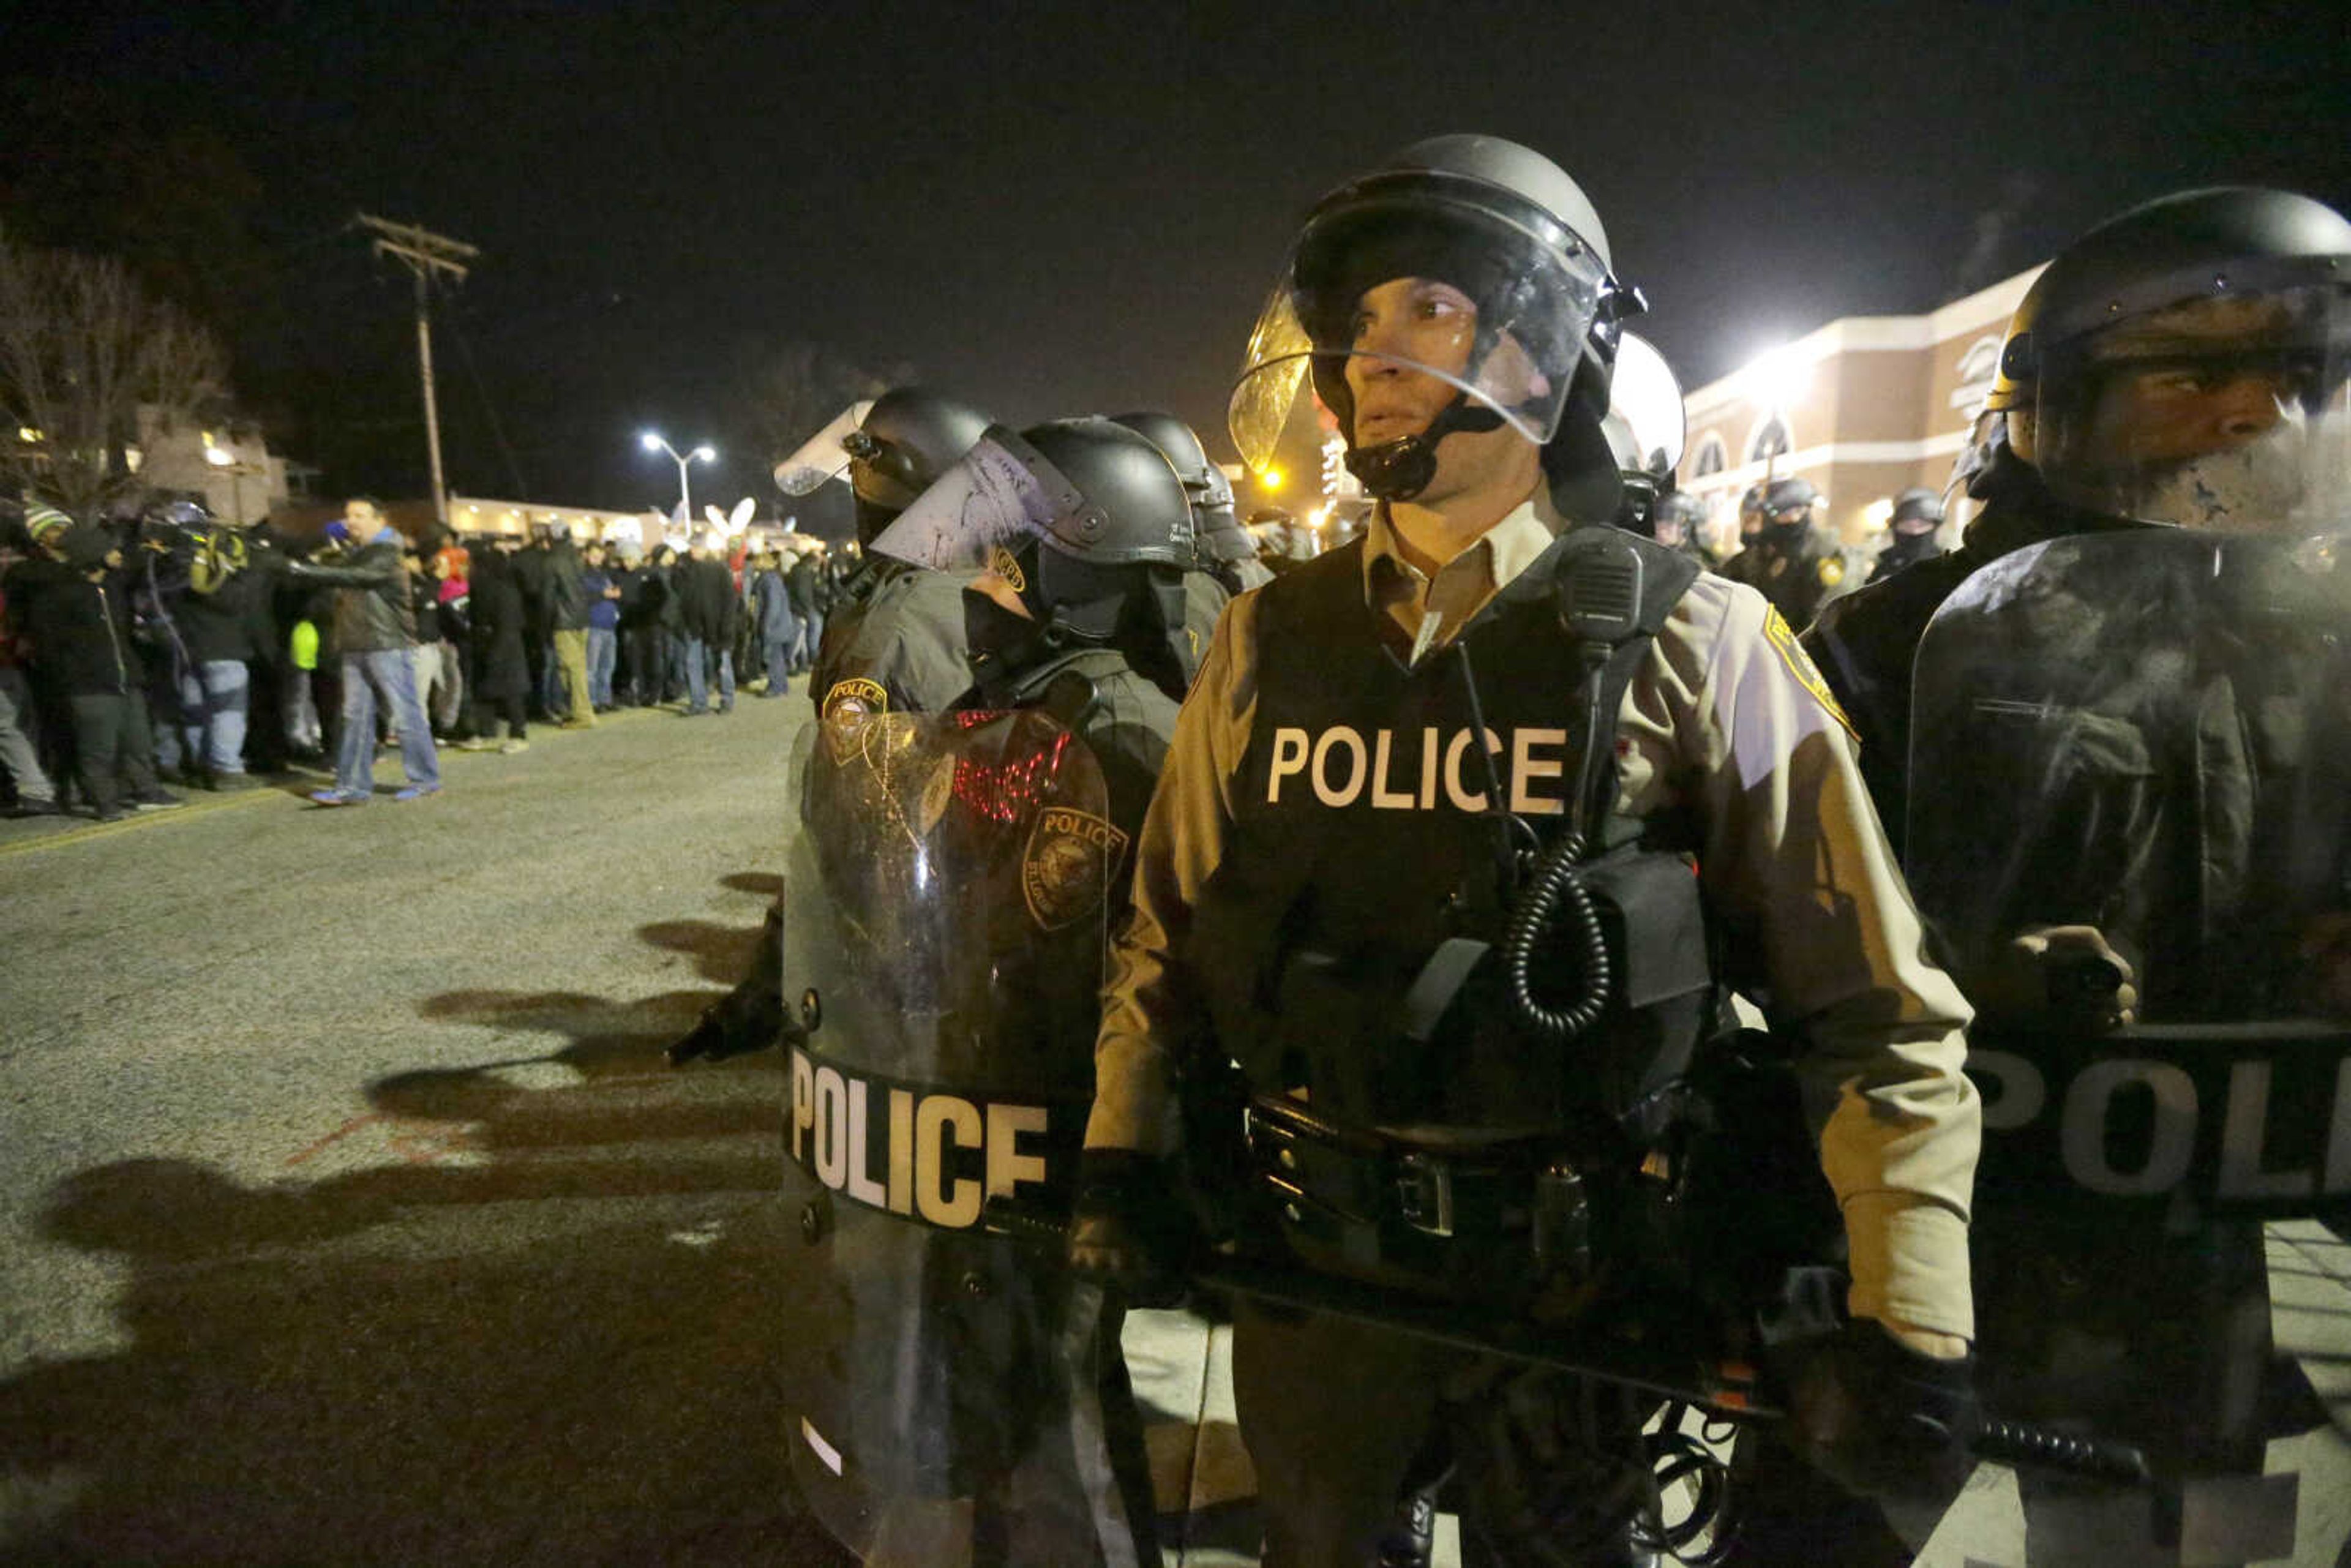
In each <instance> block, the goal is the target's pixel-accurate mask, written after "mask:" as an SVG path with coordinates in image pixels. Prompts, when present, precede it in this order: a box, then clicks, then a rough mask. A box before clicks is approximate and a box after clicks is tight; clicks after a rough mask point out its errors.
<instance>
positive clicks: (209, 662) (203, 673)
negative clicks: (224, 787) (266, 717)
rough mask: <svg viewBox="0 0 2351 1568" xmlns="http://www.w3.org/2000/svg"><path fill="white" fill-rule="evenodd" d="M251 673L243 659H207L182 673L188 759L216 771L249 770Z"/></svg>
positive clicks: (182, 721) (183, 710)
mask: <svg viewBox="0 0 2351 1568" xmlns="http://www.w3.org/2000/svg"><path fill="white" fill-rule="evenodd" d="M251 681H252V674H251V672H249V671H247V670H246V667H245V661H244V660H243V659H206V660H205V661H204V663H203V664H190V665H189V666H188V667H187V668H186V669H185V670H183V671H182V672H181V674H180V722H181V724H182V725H183V728H182V730H181V732H180V737H181V739H182V741H183V743H184V744H185V745H186V747H187V757H188V760H189V762H190V763H191V764H192V765H197V766H201V767H203V768H207V769H209V770H210V771H212V772H214V773H242V772H244V771H245V709H246V689H247V687H248V686H249V685H250V684H251Z"/></svg>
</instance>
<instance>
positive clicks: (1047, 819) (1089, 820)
mask: <svg viewBox="0 0 2351 1568" xmlns="http://www.w3.org/2000/svg"><path fill="white" fill-rule="evenodd" d="M1125 853H1126V835H1125V834H1124V833H1123V832H1121V831H1119V830H1118V829H1117V828H1116V827H1114V826H1113V825H1112V823H1110V822H1109V821H1106V820H1105V819H1103V818H1101V817H1097V816H1095V815H1094V814H1093V813H1092V812H1091V811H1081V810H1078V809H1077V808H1076V807H1074V806H1048V807H1047V808H1045V810H1044V812H1043V813H1042V814H1041V815H1040V816H1039V817H1038V819H1037V825H1036V827H1034V828H1033V829H1031V830H1030V831H1029V847H1028V850H1027V851H1026V852H1024V853H1023V855H1022V857H1021V862H1020V894H1021V896H1022V897H1023V898H1024V899H1026V900H1027V901H1028V904H1029V916H1030V918H1032V919H1034V920H1035V921H1036V922H1037V924H1038V925H1040V926H1041V927H1043V928H1044V929H1045V930H1047V931H1058V930H1060V929H1061V927H1062V926H1064V925H1070V924H1071V923H1072V922H1074V921H1076V920H1079V919H1081V918H1082V917H1083V916H1085V915H1089V914H1091V913H1092V912H1093V911H1094V910H1095V909H1097V908H1099V907H1101V905H1102V896H1103V894H1105V893H1106V892H1107V891H1108V889H1109V886H1110V877H1111V873H1112V872H1113V870H1114V869H1116V867H1117V865H1118V863H1119V860H1120V857H1122V856H1123V855H1124V854H1125Z"/></svg>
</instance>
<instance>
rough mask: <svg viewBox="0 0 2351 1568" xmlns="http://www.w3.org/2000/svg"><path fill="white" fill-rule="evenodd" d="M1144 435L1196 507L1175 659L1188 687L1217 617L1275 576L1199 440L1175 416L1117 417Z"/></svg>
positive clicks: (1221, 474)
mask: <svg viewBox="0 0 2351 1568" xmlns="http://www.w3.org/2000/svg"><path fill="white" fill-rule="evenodd" d="M1113 417H1114V418H1115V419H1116V420H1117V422H1118V423H1121V424H1123V425H1124V426H1126V427H1127V428H1128V429H1129V430H1133V431H1135V432H1137V433H1139V434H1142V435H1143V436H1144V438H1145V439H1146V440H1148V441H1149V442H1150V443H1151V444H1153V445H1154V446H1156V447H1157V448H1159V451H1160V455H1162V456H1164V457H1165V458H1166V459H1167V461H1168V464H1169V465H1171V466H1172V467H1174V468H1175V472H1176V474H1177V475H1178V476H1181V477H1182V479H1183V481H1184V493H1185V495H1186V496H1187V497H1190V499H1191V503H1192V550H1193V559H1192V566H1191V570H1189V571H1188V572H1186V576H1185V579H1184V624H1183V627H1182V629H1181V630H1180V631H1179V632H1176V634H1175V635H1176V654H1177V656H1178V657H1179V658H1180V659H1181V660H1182V661H1183V665H1184V675H1185V680H1186V683H1188V682H1189V681H1190V679H1191V677H1192V676H1193V675H1194V674H1197V673H1198V671H1199V668H1200V659H1201V656H1202V655H1203V654H1205V653H1207V651H1208V640H1209V638H1210V637H1212V636H1213V635H1215V633H1216V630H1217V616H1219V615H1222V614H1223V613H1224V612H1225V604H1226V602H1227V601H1228V600H1230V599H1231V598H1232V596H1233V595H1234V594H1236V593H1245V592H1247V591H1249V590H1250V589H1252V588H1255V587H1257V586H1258V585H1259V583H1262V582H1270V581H1271V580H1272V579H1273V573H1272V572H1270V571H1269V570H1266V568H1265V567H1264V566H1263V565H1261V564H1260V563H1259V560H1258V559H1257V547H1256V546H1255V545H1254V544H1253V543H1251V542H1250V540H1249V536H1248V535H1247V534H1246V533H1243V532H1242V531H1241V526H1240V524H1239V522H1238V521H1237V520H1236V519H1235V517H1234V516H1233V486H1232V482H1231V481H1230V480H1228V479H1227V478H1226V477H1225V476H1224V471H1223V470H1222V469H1220V468H1218V467H1217V465H1215V464H1213V463H1211V462H1209V461H1208V455H1207V451H1206V449H1204V448H1203V447H1202V446H1201V445H1200V437H1199V435H1198V434H1197V433H1196V432H1195V431H1194V430H1193V429H1192V427H1191V426H1190V425H1188V424H1186V423H1184V422H1183V421H1182V420H1180V419H1178V418H1176V417H1175V415H1174V414H1172V413H1151V412H1144V413H1122V414H1117V415H1114V416H1113Z"/></svg>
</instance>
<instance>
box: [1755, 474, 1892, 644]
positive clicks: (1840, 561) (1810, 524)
mask: <svg viewBox="0 0 2351 1568" xmlns="http://www.w3.org/2000/svg"><path fill="white" fill-rule="evenodd" d="M1820 504H1821V493H1820V491H1819V490H1818V489H1817V488H1815V487H1814V486H1813V482H1812V481H1811V480H1810V479H1774V480H1773V481H1772V482H1771V485H1770V486H1767V487H1765V489H1764V492H1763V495H1762V498H1761V502H1760V503H1759V506H1758V510H1759V513H1760V515H1761V518H1762V526H1761V529H1760V530H1759V531H1758V532H1757V533H1756V534H1755V535H1754V537H1753V538H1752V540H1751V541H1750V542H1749V543H1748V544H1747V545H1746V546H1745V548H1743V549H1740V552H1739V553H1738V554H1737V555H1735V556H1732V557H1731V558H1730V559H1729V561H1727V562H1725V563H1724V565H1723V568H1722V575H1723V576H1725V577H1727V578H1729V579H1730V580H1731V581H1733V582H1743V583H1746V584H1747V585H1748V586H1749V587H1750V588H1752V589H1754V590H1755V591H1757V592H1759V593H1761V594H1762V595H1763V597H1764V598H1766V599H1768V600H1770V601H1771V604H1772V607H1773V608H1774V609H1776V610H1778V611H1779V612H1780V613H1781V615H1782V617H1784V618H1785V619H1786V621H1787V622H1788V624H1789V625H1791V626H1793V627H1796V628H1797V629H1798V630H1800V631H1801V630H1802V628H1804V627H1806V626H1809V625H1811V624H1812V623H1813V617H1814V616H1816V615H1818V614H1819V613H1820V611H1821V606H1823V604H1827V603H1829V602H1831V601H1834V600H1837V599H1840V598H1842V597H1844V595H1845V594H1848V593H1851V592H1853V591H1855V589H1857V588H1859V587H1860V586H1861V584H1862V578H1863V575H1864V574H1863V572H1862V571H1861V570H1860V568H1861V565H1862V561H1861V559H1860V556H1859V555H1858V553H1857V552H1855V551H1853V550H1850V549H1846V548H1845V547H1844V545H1842V544H1839V543H1838V542H1837V540H1836V538H1835V536H1834V535H1833V534H1831V533H1830V532H1829V530H1828V529H1827V528H1824V527H1823V526H1822V525H1820V524H1819V523H1817V522H1816V521H1814V513H1815V512H1816V511H1817V510H1818V508H1819V507H1820ZM1741 520H1742V522H1743V521H1744V514H1743V513H1742V518H1741Z"/></svg>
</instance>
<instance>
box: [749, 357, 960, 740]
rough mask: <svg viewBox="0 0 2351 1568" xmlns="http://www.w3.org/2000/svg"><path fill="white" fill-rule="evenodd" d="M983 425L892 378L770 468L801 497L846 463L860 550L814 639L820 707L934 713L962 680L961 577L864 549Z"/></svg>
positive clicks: (814, 689) (814, 686)
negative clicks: (820, 636)
mask: <svg viewBox="0 0 2351 1568" xmlns="http://www.w3.org/2000/svg"><path fill="white" fill-rule="evenodd" d="M851 412H852V413H855V412H856V411H855V410H854V409H853V408H852V411H851ZM844 425H845V426H846V428H843V426H844ZM987 425H988V420H987V415H986V414H984V413H980V412H979V411H978V410H977V409H975V408H972V407H971V406H970V405H969V404H967V403H963V402H957V401H956V400H955V399H954V398H950V397H946V396H945V395H943V394H941V393H938V392H931V391H929V390H927V389H925V388H922V387H896V388H893V389H892V390H891V391H889V392H883V394H882V395H881V396H880V397H878V398H876V399H874V400H873V402H872V404H871V405H870V406H867V407H866V408H864V410H863V412H862V415H861V416H860V417H857V418H855V419H854V420H850V419H847V417H846V416H844V419H842V420H837V421H835V422H834V423H833V424H832V425H830V426H828V427H827V428H826V429H825V430H823V431H820V432H819V433H818V434H817V435H816V437H815V438H814V439H812V440H811V441H810V443H809V444H807V445H806V446H804V447H802V448H801V450H800V451H799V452H798V453H795V454H794V455H792V456H790V457H789V458H786V459H785V460H784V462H783V463H781V464H779V465H777V469H776V478H777V483H778V485H780V486H783V487H784V489H785V490H786V491H788V492H789V493H793V494H801V495H804V494H806V493H808V491H810V490H811V489H813V488H814V487H815V486H817V485H820V484H821V483H823V482H824V481H825V480H826V479H828V478H831V477H832V476H836V475H838V474H840V473H841V471H842V470H843V468H844V467H845V468H846V470H847V472H848V476H849V485H850V489H851V491H852V493H853V495H854V497H855V504H856V508H857V542H858V544H859V546H860V547H861V548H862V549H864V552H865V558H864V560H863V561H862V564H861V565H860V567H859V568H858V570H856V571H855V572H854V573H852V575H851V577H850V579H849V580H848V581H847V582H846V583H845V584H843V585H842V589H841V598H840V601H838V602H837V603H836V604H835V605H834V607H833V609H832V610H831V612H829V613H828V614H827V615H826V618H825V630H824V643H823V645H822V646H821V647H820V649H819V650H818V652H817V660H816V664H815V666H814V668H813V669H812V670H811V671H810V676H809V697H810V701H811V702H813V703H814V704H815V705H816V709H817V711H818V713H820V714H822V713H824V712H825V711H826V710H827V709H828V707H829V706H831V705H832V704H833V703H835V702H836V701H840V702H855V703H859V704H861V705H862V706H867V707H869V708H881V707H888V708H892V709H893V710H895V711H897V712H901V713H904V712H914V713H940V712H944V711H946V709H947V708H948V707H951V706H954V704H955V702H956V699H957V698H958V697H960V696H962V695H963V694H964V693H965V692H966V691H967V690H969V689H970V684H971V682H970V672H969V668H968V665H967V660H966V657H965V655H966V653H967V649H966V648H965V647H964V644H963V616H962V600H961V594H962V592H963V584H962V583H961V582H948V581H944V580H936V579H928V580H926V579H923V578H920V577H916V576H914V575H913V574H912V573H910V572H909V571H908V570H907V568H906V565H905V563H904V562H903V561H896V560H893V559H890V558H888V557H886V556H883V557H876V556H875V555H874V554H873V552H872V549H871V548H870V547H871V546H872V541H873V538H874V536H875V535H877V534H879V533H880V532H881V531H882V530H883V529H884V528H887V527H889V525H890V524H891V522H893V520H894V519H895V518H896V517H897V516H898V514H899V513H901V512H903V511H904V510H905V509H906V507H909V506H910V505H912V504H913V502H914V498H915V497H917V496H920V495H921V494H922V493H923V492H924V491H925V489H927V488H929V486H931V484H932V483H933V482H934V481H935V480H936V479H937V478H938V476H940V475H942V474H944V473H946V472H947V471H948V470H949V469H950V468H952V467H953V466H954V465H956V462H957V461H958V460H959V459H961V458H962V456H963V455H964V454H965V453H967V452H968V451H970V450H971V447H972V444H973V443H974V442H976V441H977V440H978V439H979V437H980V434H981V432H983V431H985V430H986V429H987Z"/></svg>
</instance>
